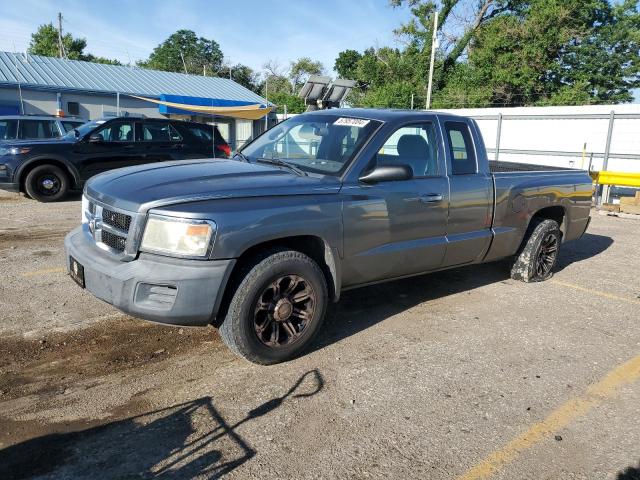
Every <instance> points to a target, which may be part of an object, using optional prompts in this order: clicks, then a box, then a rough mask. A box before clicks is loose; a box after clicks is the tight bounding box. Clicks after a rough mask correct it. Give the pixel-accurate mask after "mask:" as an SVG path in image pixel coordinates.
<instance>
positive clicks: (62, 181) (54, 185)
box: [24, 165, 69, 202]
mask: <svg viewBox="0 0 640 480" xmlns="http://www.w3.org/2000/svg"><path fill="white" fill-rule="evenodd" d="M24 188H25V190H26V192H27V195H29V196H30V197H31V198H33V199H34V200H38V201H39V202H57V201H58V200H62V199H63V198H64V197H65V195H66V194H67V192H68V190H69V177H68V176H67V174H66V172H65V171H64V170H62V169H61V168H60V167H57V166H56V165H39V166H37V167H36V168H34V169H33V170H31V171H30V172H29V173H28V174H27V178H26V179H25V182H24Z"/></svg>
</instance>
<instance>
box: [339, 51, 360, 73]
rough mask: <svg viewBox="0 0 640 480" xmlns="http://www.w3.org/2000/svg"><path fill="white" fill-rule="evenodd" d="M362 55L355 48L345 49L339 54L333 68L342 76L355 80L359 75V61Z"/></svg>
mask: <svg viewBox="0 0 640 480" xmlns="http://www.w3.org/2000/svg"><path fill="white" fill-rule="evenodd" d="M361 58H362V55H361V54H360V53H359V52H357V51H355V50H345V51H343V52H340V53H339V54H338V58H336V63H335V64H334V66H333V69H334V70H335V71H336V72H337V73H338V75H339V76H340V77H342V78H346V79H349V80H355V79H356V77H357V74H358V72H357V70H358V62H359V61H360V59H361Z"/></svg>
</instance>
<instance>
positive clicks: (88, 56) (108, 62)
mask: <svg viewBox="0 0 640 480" xmlns="http://www.w3.org/2000/svg"><path fill="white" fill-rule="evenodd" d="M82 59H83V60H85V61H87V62H92V63H102V64H105V65H122V63H120V62H119V61H118V60H115V59H112V58H105V57H96V56H95V55H92V54H90V53H88V54H86V55H83V58H82Z"/></svg>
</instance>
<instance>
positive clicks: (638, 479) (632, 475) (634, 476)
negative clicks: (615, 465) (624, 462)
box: [616, 461, 640, 480]
mask: <svg viewBox="0 0 640 480" xmlns="http://www.w3.org/2000/svg"><path fill="white" fill-rule="evenodd" d="M616 480H640V461H639V462H638V466H637V467H627V468H625V469H624V470H623V471H621V472H618V476H617V477H616Z"/></svg>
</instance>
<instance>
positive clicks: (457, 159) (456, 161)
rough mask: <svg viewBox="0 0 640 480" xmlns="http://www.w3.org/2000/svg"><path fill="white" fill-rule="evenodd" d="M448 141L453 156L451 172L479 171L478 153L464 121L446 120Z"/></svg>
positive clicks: (468, 172)
mask: <svg viewBox="0 0 640 480" xmlns="http://www.w3.org/2000/svg"><path fill="white" fill-rule="evenodd" d="M445 129H446V131H447V137H448V138H447V140H448V141H447V143H448V144H449V155H450V156H451V173H452V174H453V175H469V174H473V173H477V172H478V169H477V164H476V153H475V150H474V149H473V141H472V140H471V133H470V132H469V127H468V126H467V124H466V123H463V122H445Z"/></svg>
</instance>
